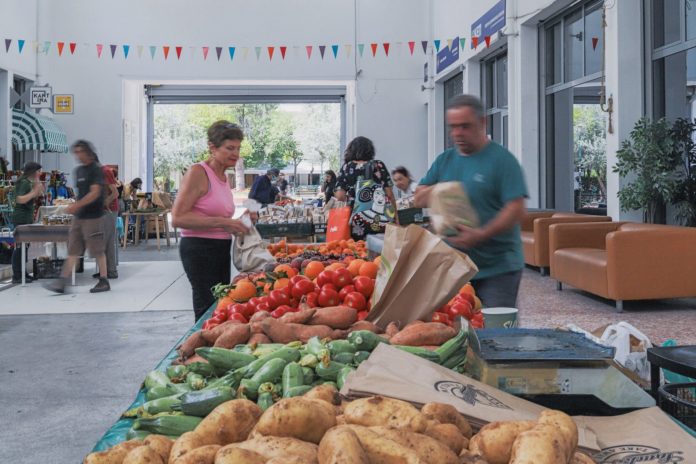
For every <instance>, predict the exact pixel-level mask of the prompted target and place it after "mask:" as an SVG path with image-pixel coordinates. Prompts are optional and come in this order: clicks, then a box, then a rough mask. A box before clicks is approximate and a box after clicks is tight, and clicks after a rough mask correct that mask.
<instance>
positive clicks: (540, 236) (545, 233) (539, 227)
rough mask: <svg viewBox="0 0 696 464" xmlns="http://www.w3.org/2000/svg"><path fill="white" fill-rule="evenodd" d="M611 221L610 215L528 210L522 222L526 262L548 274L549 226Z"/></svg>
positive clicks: (523, 248) (542, 273)
mask: <svg viewBox="0 0 696 464" xmlns="http://www.w3.org/2000/svg"><path fill="white" fill-rule="evenodd" d="M609 221H611V218H610V217H609V216H594V215H590V214H575V213H561V212H556V211H533V212H527V213H526V214H525V217H524V218H523V219H522V221H521V223H520V229H521V234H522V251H523V252H524V262H525V263H526V264H529V265H530V266H536V267H538V268H539V270H540V272H541V275H546V270H547V269H548V267H549V266H550V259H549V227H551V225H552V224H567V223H575V222H609Z"/></svg>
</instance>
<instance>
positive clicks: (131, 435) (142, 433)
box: [126, 428, 152, 440]
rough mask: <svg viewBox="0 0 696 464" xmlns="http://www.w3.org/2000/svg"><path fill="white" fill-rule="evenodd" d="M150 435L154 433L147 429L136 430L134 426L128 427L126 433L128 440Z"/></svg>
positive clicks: (140, 438)
mask: <svg viewBox="0 0 696 464" xmlns="http://www.w3.org/2000/svg"><path fill="white" fill-rule="evenodd" d="M148 435H152V434H151V433H150V432H147V431H145V430H134V429H132V428H130V429H128V432H127V433H126V440H142V439H144V438H145V437H147V436H148Z"/></svg>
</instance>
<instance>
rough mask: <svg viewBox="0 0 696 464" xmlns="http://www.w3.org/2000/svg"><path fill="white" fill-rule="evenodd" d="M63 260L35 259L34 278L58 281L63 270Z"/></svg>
mask: <svg viewBox="0 0 696 464" xmlns="http://www.w3.org/2000/svg"><path fill="white" fill-rule="evenodd" d="M63 261H64V260H62V259H41V260H40V259H36V258H35V259H34V263H33V267H34V278H35V279H56V278H58V277H60V271H61V270H62V269H63Z"/></svg>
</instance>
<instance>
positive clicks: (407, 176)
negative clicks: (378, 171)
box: [392, 166, 418, 200]
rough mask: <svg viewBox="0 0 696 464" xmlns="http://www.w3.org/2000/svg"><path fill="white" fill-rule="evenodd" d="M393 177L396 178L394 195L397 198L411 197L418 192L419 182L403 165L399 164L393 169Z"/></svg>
mask: <svg viewBox="0 0 696 464" xmlns="http://www.w3.org/2000/svg"><path fill="white" fill-rule="evenodd" d="M392 179H393V180H394V186H395V187H396V188H395V189H394V196H395V197H396V199H397V200H402V199H406V198H410V197H412V196H414V195H415V194H416V187H418V184H417V183H416V181H414V180H413V178H412V177H411V173H410V172H408V169H406V168H405V167H403V166H397V167H396V168H394V170H393V171H392Z"/></svg>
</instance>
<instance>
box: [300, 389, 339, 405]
mask: <svg viewBox="0 0 696 464" xmlns="http://www.w3.org/2000/svg"><path fill="white" fill-rule="evenodd" d="M302 397H303V398H305V399H308V400H322V401H326V402H327V403H329V404H331V405H333V406H338V405H340V404H341V395H340V394H339V393H338V390H336V387H334V386H333V385H328V384H325V385H318V386H316V387H314V388H312V389H311V390H310V391H308V392H307V393H305V394H304V395H302Z"/></svg>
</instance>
